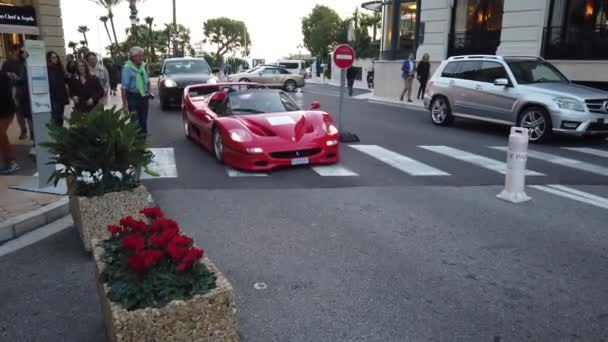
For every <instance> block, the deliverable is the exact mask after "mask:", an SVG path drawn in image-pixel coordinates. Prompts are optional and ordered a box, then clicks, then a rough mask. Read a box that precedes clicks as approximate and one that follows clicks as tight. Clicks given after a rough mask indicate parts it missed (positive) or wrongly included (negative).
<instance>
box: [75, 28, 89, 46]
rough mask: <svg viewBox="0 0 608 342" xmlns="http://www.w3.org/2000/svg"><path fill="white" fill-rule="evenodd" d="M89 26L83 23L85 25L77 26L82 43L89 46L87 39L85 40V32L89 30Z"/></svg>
mask: <svg viewBox="0 0 608 342" xmlns="http://www.w3.org/2000/svg"><path fill="white" fill-rule="evenodd" d="M89 31H90V30H89V28H88V27H87V26H86V25H85V26H78V32H80V33H82V36H83V37H84V44H83V45H86V46H89V41H88V40H87V32H89Z"/></svg>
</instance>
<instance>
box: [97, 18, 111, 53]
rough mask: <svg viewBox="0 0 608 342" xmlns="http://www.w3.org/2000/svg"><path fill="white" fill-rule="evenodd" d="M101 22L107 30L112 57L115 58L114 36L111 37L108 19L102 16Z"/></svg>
mask: <svg viewBox="0 0 608 342" xmlns="http://www.w3.org/2000/svg"><path fill="white" fill-rule="evenodd" d="M99 21H101V22H102V23H103V27H104V28H105V29H106V33H107V34H108V39H109V40H110V55H111V56H112V57H114V42H113V41H112V36H111V35H110V30H109V29H108V17H106V16H101V17H99Z"/></svg>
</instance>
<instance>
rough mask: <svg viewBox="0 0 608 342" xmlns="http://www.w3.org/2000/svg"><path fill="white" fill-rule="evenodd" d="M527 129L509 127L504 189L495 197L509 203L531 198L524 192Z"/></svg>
mask: <svg viewBox="0 0 608 342" xmlns="http://www.w3.org/2000/svg"><path fill="white" fill-rule="evenodd" d="M528 138H529V137H528V129H526V128H521V127H511V134H510V135H509V149H508V151H507V175H506V176H505V189H504V190H503V191H502V192H501V193H500V194H498V195H497V196H496V197H497V198H499V199H501V200H505V201H507V202H511V203H522V202H526V201H529V200H531V199H532V198H530V197H529V196H528V195H526V192H525V189H524V188H525V186H526V161H527V160H528Z"/></svg>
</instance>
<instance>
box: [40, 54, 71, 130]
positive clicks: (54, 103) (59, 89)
mask: <svg viewBox="0 0 608 342" xmlns="http://www.w3.org/2000/svg"><path fill="white" fill-rule="evenodd" d="M46 63H47V68H48V75H49V97H50V99H51V120H52V122H53V123H54V124H56V125H57V126H63V114H64V113H63V112H64V109H65V106H66V105H67V104H69V103H70V100H69V97H68V83H69V81H70V79H69V78H68V77H67V73H66V71H65V70H64V69H63V64H62V63H61V60H60V59H59V56H58V55H57V53H55V51H49V52H47V54H46Z"/></svg>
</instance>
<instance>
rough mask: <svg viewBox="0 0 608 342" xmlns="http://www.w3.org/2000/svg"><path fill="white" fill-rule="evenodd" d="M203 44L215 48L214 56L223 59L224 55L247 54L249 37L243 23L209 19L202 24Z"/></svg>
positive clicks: (222, 18)
mask: <svg viewBox="0 0 608 342" xmlns="http://www.w3.org/2000/svg"><path fill="white" fill-rule="evenodd" d="M203 33H204V35H205V43H211V44H214V45H216V46H217V50H216V52H215V54H216V55H217V56H221V57H223V56H224V55H225V54H227V53H230V52H235V51H240V52H241V54H243V55H245V56H246V55H248V54H249V48H250V47H251V37H249V32H248V31H247V26H246V25H245V23H244V22H242V21H239V20H233V19H230V18H226V17H221V18H215V19H209V20H207V21H206V22H205V24H204V30H203Z"/></svg>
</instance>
